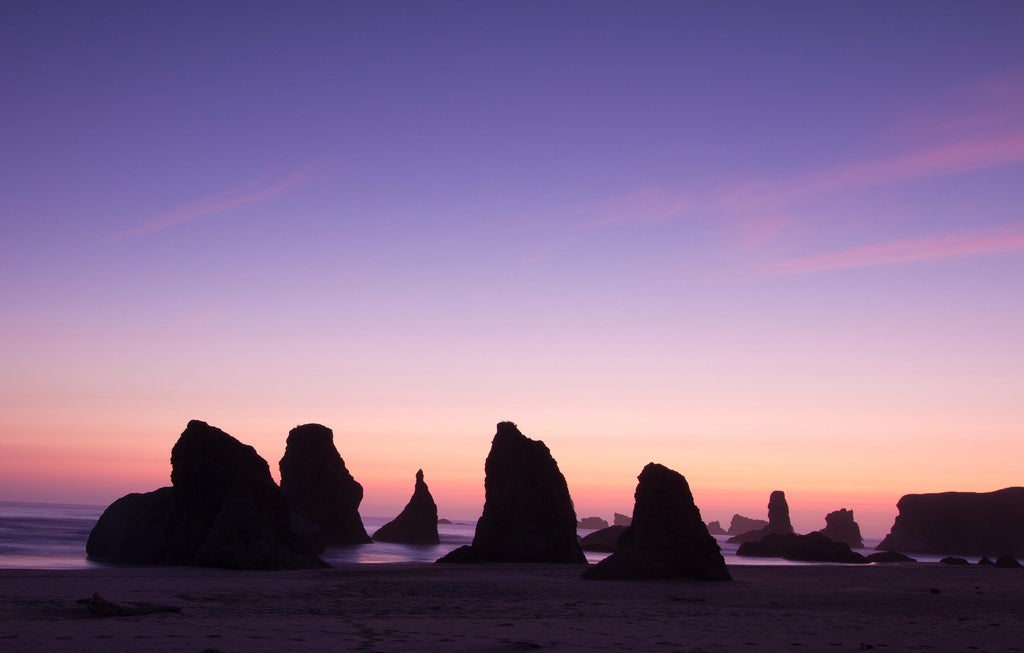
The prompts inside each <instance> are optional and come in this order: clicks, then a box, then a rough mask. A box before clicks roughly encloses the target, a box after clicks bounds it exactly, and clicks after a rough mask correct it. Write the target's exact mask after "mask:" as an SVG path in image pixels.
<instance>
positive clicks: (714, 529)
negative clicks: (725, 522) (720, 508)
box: [708, 521, 725, 535]
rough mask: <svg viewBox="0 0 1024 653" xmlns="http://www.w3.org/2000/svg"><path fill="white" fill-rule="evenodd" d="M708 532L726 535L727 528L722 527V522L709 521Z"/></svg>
mask: <svg viewBox="0 0 1024 653" xmlns="http://www.w3.org/2000/svg"><path fill="white" fill-rule="evenodd" d="M708 533H711V534H712V535H725V529H724V528H722V524H720V523H719V522H716V521H710V522H708Z"/></svg>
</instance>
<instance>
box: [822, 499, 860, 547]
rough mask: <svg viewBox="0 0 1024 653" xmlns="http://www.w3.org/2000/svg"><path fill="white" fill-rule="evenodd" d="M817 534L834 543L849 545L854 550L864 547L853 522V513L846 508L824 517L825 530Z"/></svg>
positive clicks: (858, 528)
mask: <svg viewBox="0 0 1024 653" xmlns="http://www.w3.org/2000/svg"><path fill="white" fill-rule="evenodd" d="M818 532H819V533H821V534H822V535H824V536H825V537H827V538H828V539H830V540H832V541H834V542H842V543H844V544H849V545H850V547H852V548H854V549H859V548H861V547H862V546H864V540H863V539H862V538H861V536H860V526H858V525H857V522H855V521H854V520H853V511H852V510H847V509H846V508H841V509H839V510H836V511H834V512H830V513H828V514H827V515H825V528H823V529H822V530H820V531H818Z"/></svg>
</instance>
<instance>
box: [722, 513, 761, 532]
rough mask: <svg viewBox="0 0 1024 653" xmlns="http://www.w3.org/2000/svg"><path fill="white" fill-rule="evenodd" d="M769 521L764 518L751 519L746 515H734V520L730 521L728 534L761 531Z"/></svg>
mask: <svg viewBox="0 0 1024 653" xmlns="http://www.w3.org/2000/svg"><path fill="white" fill-rule="evenodd" d="M767 525H768V522H767V521H765V520H763V519H751V518H750V517H744V516H743V515H733V516H732V521H730V522H729V530H728V531H726V534H727V535H742V534H743V533H749V532H751V531H759V530H761V529H762V528H764V527H765V526H767Z"/></svg>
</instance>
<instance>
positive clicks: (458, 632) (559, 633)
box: [0, 564, 1024, 653]
mask: <svg viewBox="0 0 1024 653" xmlns="http://www.w3.org/2000/svg"><path fill="white" fill-rule="evenodd" d="M581 571H582V568H581V567H578V566H563V565H470V566H458V565H359V566H356V565H352V566H348V567H342V568H334V569H327V570H319V571H292V572H232V571H224V570H215V569H199V568H186V567H174V568H151V567H134V568H96V569H85V570H74V571H60V570H45V571H43V570H40V571H33V570H3V571H0V596H2V599H3V605H4V610H3V611H2V613H0V646H2V648H3V650H5V651H52V650H75V651H129V650H146V651H195V652H197V653H198V652H200V651H222V652H224V653H229V652H235V651H271V650H273V651H286V650H295V651H346V650H351V651H436V650H445V651H511V650H533V649H538V650H539V649H552V650H576V651H585V650H594V651H600V650H606V651H613V650H616V651H617V650H679V651H731V650H793V649H794V648H802V649H803V650H816V651H817V650H822V651H824V650H830V651H850V650H870V649H872V648H874V649H878V650H889V651H900V650H928V649H931V650H943V651H947V650H981V651H1020V650H1024V573H1022V572H1021V571H1020V570H1008V569H993V568H985V567H966V568H963V567H946V566H940V565H933V564H918V565H908V566H867V567H839V566H817V567H814V566H808V567H771V566H764V567H751V566H743V567H732V568H731V569H730V571H731V572H732V574H733V576H734V579H735V580H734V581H732V582H727V583H701V582H692V581H672V582H668V581H661V582H594V581H585V580H583V579H581V578H580V572H581ZM94 592H98V593H99V594H101V595H102V596H103V597H104V598H106V599H108V600H110V601H114V602H119V603H124V604H128V603H151V604H163V605H168V606H172V607H175V608H180V612H158V613H153V614H144V615H135V616H119V617H99V616H95V615H94V614H93V613H92V612H91V610H90V609H89V607H88V606H87V605H84V604H80V603H78V600H79V599H82V598H87V597H90V596H92V594H93V593H94Z"/></svg>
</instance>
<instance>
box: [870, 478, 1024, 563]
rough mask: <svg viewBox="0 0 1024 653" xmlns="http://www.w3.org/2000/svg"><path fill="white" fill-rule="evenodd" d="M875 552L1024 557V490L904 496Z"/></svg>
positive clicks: (1011, 488) (1015, 488)
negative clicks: (889, 527)
mask: <svg viewBox="0 0 1024 653" xmlns="http://www.w3.org/2000/svg"><path fill="white" fill-rule="evenodd" d="M896 507H897V508H898V509H899V514H898V515H897V516H896V521H895V523H894V524H893V526H892V530H891V531H890V532H889V534H888V535H887V536H886V537H885V539H883V540H882V542H881V543H880V544H879V545H878V546H877V547H876V548H877V549H878V550H879V551H908V552H912V553H941V554H959V555H979V556H980V555H1004V554H1005V555H1012V556H1022V555H1024V487H1009V488H1005V489H1002V490H996V491H995V492H980V493H979V492H941V493H936V494H908V495H906V496H904V497H902V498H901V499H900V500H899V502H898V503H897V504H896Z"/></svg>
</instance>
